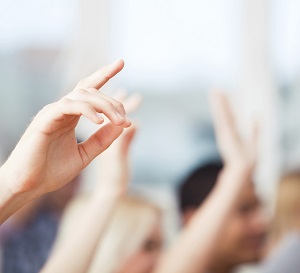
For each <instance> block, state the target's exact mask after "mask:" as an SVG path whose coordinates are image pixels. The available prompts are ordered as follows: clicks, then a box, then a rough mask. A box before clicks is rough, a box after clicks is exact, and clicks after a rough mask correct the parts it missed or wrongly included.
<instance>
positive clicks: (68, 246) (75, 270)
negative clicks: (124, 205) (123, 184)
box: [41, 192, 119, 273]
mask: <svg viewBox="0 0 300 273" xmlns="http://www.w3.org/2000/svg"><path fill="white" fill-rule="evenodd" d="M118 200H119V196H118V195H117V194H114V193H113V192H110V193H108V192H102V193H97V194H94V195H93V196H92V198H91V199H90V200H89V201H88V203H87V204H86V207H85V215H84V216H83V217H80V222H77V223H76V226H74V229H73V230H71V231H70V232H71V233H69V234H68V235H67V236H68V237H67V238H66V239H65V240H64V241H63V244H60V245H59V246H58V247H57V248H56V249H55V250H54V252H53V254H52V256H51V257H50V259H49V260H48V261H47V263H46V265H45V267H44V269H43V270H42V271H41V272H42V273H48V272H49V273H52V272H65V273H68V272H70V273H83V272H87V271H88V268H89V266H90V264H91V261H92V258H93V255H94V253H95V250H96V248H97V246H98V244H99V240H100V238H101V235H102V234H103V232H104V230H105V228H106V225H107V223H108V221H109V218H110V216H111V214H112V211H113V209H114V207H115V205H116V204H117V202H118Z"/></svg>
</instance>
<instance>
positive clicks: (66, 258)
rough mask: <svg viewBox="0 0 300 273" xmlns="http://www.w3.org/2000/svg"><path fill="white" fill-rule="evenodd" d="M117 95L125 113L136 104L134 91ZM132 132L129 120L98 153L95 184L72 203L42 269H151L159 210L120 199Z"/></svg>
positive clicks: (157, 243)
mask: <svg viewBox="0 0 300 273" xmlns="http://www.w3.org/2000/svg"><path fill="white" fill-rule="evenodd" d="M117 96H119V97H118V101H121V102H122V103H123V104H124V107H125V109H126V112H127V113H131V112H132V111H134V110H135V109H136V108H137V107H138V105H139V104H140V97H139V96H130V97H127V96H126V94H124V93H119V94H118V95H117ZM135 133H136V126H135V125H132V126H131V127H130V128H129V129H126V130H124V133H123V134H122V135H121V136H120V137H119V139H118V140H116V142H115V143H114V145H112V146H111V147H110V148H109V149H108V150H107V151H106V152H105V153H103V154H102V157H101V158H100V167H101V169H100V172H99V175H98V177H99V179H98V180H99V181H98V183H97V185H96V187H95V189H94V190H93V192H92V193H91V194H90V195H88V196H82V197H80V196H79V197H77V198H76V199H75V201H74V202H72V203H71V205H70V207H69V208H68V210H67V211H66V214H65V217H64V221H63V224H62V228H61V232H60V233H59V234H60V235H59V237H58V241H57V243H56V245H55V247H54V249H53V252H52V254H51V256H50V259H49V260H48V261H47V263H46V264H45V266H44V268H43V269H42V271H41V272H42V273H47V272H58V271H61V272H65V273H67V272H72V273H76V272H78V273H79V272H98V271H101V272H102V271H103V272H141V273H143V272H145V273H147V272H151V271H152V269H153V267H154V265H155V263H156V260H157V258H158V255H159V250H160V245H161V216H160V211H159V209H157V208H156V207H155V206H154V205H152V204H150V203H148V202H146V201H142V200H139V199H136V198H128V197H127V198H125V197H126V195H127V188H128V182H129V180H130V171H129V169H130V168H129V156H128V153H129V148H130V145H131V143H132V140H133V138H134V135H135ZM74 227H76V228H74ZM128 240H130V241H128Z"/></svg>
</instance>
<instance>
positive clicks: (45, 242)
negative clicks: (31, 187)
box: [0, 176, 80, 273]
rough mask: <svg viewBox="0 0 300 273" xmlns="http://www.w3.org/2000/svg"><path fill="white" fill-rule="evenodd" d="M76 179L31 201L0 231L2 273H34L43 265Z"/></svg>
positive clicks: (74, 191) (73, 190) (75, 186)
mask: <svg viewBox="0 0 300 273" xmlns="http://www.w3.org/2000/svg"><path fill="white" fill-rule="evenodd" d="M79 180H80V177H79V176H77V177H76V178H75V179H73V181H71V182H70V183H69V184H67V185H65V186H64V187H62V188H61V189H59V190H57V191H55V192H51V193H48V194H46V195H44V196H43V197H41V198H39V199H37V200H34V201H32V202H31V203H29V204H27V205H26V206H25V207H23V208H21V209H20V210H19V211H17V212H16V213H15V214H14V215H13V216H12V217H11V218H10V219H9V220H8V221H6V222H5V223H4V224H2V225H1V227H0V236H1V243H2V249H3V250H2V253H3V263H2V264H3V272H6V273H9V272H19V273H22V272H23V273H26V272H28V273H34V272H39V271H40V269H41V268H42V266H43V265H44V264H45V262H46V260H47V259H48V256H49V254H50V251H51V248H52V245H53V243H54V241H55V238H56V234H57V231H58V226H59V222H60V218H61V215H62V212H63V210H64V209H65V206H66V205H67V203H68V202H69V201H70V200H71V198H72V197H73V196H74V194H75V193H76V191H77V188H78V186H79Z"/></svg>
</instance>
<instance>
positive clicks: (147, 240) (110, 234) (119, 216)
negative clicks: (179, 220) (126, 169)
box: [58, 196, 163, 273]
mask: <svg viewBox="0 0 300 273" xmlns="http://www.w3.org/2000/svg"><path fill="white" fill-rule="evenodd" d="M88 198H89V196H78V197H77V198H75V200H74V201H72V203H71V204H70V206H69V207H68V209H67V211H66V213H65V216H64V220H63V222H62V227H61V232H60V233H61V234H60V235H59V238H58V241H59V240H61V242H58V244H59V243H61V244H63V243H64V237H66V236H68V233H69V232H70V229H72V227H73V226H76V223H78V221H80V220H81V219H82V215H84V213H85V204H86V203H87V201H88ZM161 217H162V216H161V211H160V209H159V208H158V207H157V206H155V205H153V204H152V203H150V202H148V201H146V200H144V199H142V198H139V197H135V196H128V197H124V198H122V199H120V201H118V204H117V205H116V207H115V209H114V211H113V212H112V216H111V218H110V220H109V222H108V224H107V227H106V230H105V231H104V233H103V235H102V240H100V242H99V244H98V246H97V248H96V250H95V254H94V255H93V258H92V261H91V265H90V266H89V270H87V271H86V272H90V273H94V272H95V273H96V272H103V273H112V272H116V273H127V272H128V273H129V272H130V273H150V272H152V271H153V269H154V266H155V265H156V263H157V260H158V258H159V255H160V251H161V246H162V241H163V239H162V219H161Z"/></svg>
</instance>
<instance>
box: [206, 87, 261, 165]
mask: <svg viewBox="0 0 300 273" xmlns="http://www.w3.org/2000/svg"><path fill="white" fill-rule="evenodd" d="M211 110H212V116H213V122H214V128H215V134H216V140H217V144H218V148H219V151H220V153H221V157H222V159H223V161H224V164H225V165H226V164H233V165H237V166H238V165H240V164H242V165H247V166H249V167H252V168H253V167H254V166H255V163H256V160H257V147H258V126H257V124H254V125H252V128H251V136H250V138H249V139H247V140H246V139H243V138H242V137H241V135H240V134H239V132H238V129H237V126H236V122H235V118H234V115H233V111H232V108H231V107H230V103H229V100H228V98H227V97H226V95H225V94H224V93H221V92H213V94H212V96H211Z"/></svg>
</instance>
